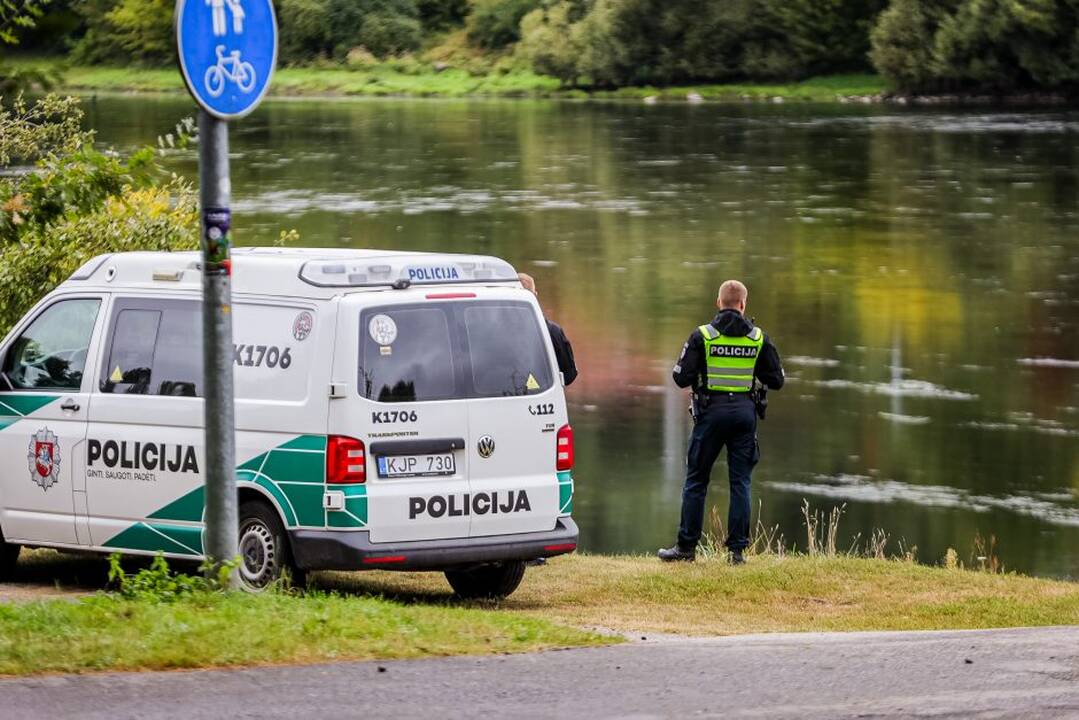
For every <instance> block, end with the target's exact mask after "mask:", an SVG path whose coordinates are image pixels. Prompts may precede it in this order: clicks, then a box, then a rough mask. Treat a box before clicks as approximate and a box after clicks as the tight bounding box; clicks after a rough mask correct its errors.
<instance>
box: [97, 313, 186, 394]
mask: <svg viewBox="0 0 1079 720" xmlns="http://www.w3.org/2000/svg"><path fill="white" fill-rule="evenodd" d="M199 310H200V306H199V303H198V302H197V301H193V300H165V299H135V298H120V299H118V300H117V301H116V302H115V303H114V309H113V313H112V322H111V323H110V327H109V334H108V337H107V346H106V351H105V357H106V358H107V362H106V363H105V364H104V365H103V366H102V368H101V382H100V389H101V392H103V393H116V394H120V393H124V394H131V395H172V396H179V397H201V393H202V334H201V333H200V332H199V328H200V327H201V325H200V322H201V315H200V312H199Z"/></svg>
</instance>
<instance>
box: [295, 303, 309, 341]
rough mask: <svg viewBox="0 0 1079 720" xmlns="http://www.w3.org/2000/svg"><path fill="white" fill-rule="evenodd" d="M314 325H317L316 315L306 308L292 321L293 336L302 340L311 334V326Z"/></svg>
mask: <svg viewBox="0 0 1079 720" xmlns="http://www.w3.org/2000/svg"><path fill="white" fill-rule="evenodd" d="M313 327H315V318H314V316H312V315H311V313H309V312H307V311H306V310H304V311H303V312H302V313H300V314H299V315H297V316H296V320H295V321H294V322H293V323H292V337H294V338H296V339H297V340H299V341H301V342H302V341H304V340H306V339H307V336H308V335H310V334H311V328H313Z"/></svg>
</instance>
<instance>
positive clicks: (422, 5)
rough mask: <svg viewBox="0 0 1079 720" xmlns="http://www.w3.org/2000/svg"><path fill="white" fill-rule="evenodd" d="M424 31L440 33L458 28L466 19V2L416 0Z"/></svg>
mask: <svg viewBox="0 0 1079 720" xmlns="http://www.w3.org/2000/svg"><path fill="white" fill-rule="evenodd" d="M416 9H417V10H418V11H419V15H420V22H421V23H423V27H424V29H425V30H432V31H436V32H438V31H442V30H448V29H450V28H452V27H457V26H460V25H462V24H463V23H464V21H465V18H466V17H468V11H469V9H470V6H469V4H468V0H416Z"/></svg>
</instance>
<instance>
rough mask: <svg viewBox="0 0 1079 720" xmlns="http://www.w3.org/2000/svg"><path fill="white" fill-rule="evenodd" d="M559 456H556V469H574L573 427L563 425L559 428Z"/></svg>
mask: <svg viewBox="0 0 1079 720" xmlns="http://www.w3.org/2000/svg"><path fill="white" fill-rule="evenodd" d="M556 448H557V453H558V454H557V456H556V458H555V469H556V470H559V471H561V470H572V469H573V428H571V427H570V426H569V425H563V426H562V427H561V428H560V429H559V430H558V442H557V444H556Z"/></svg>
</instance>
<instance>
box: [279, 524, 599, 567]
mask: <svg viewBox="0 0 1079 720" xmlns="http://www.w3.org/2000/svg"><path fill="white" fill-rule="evenodd" d="M577 533H578V531H577V523H575V522H573V519H572V518H569V517H560V518H558V522H557V523H556V524H555V528H554V530H551V531H548V532H536V533H519V534H515V535H490V536H486V537H475V538H447V539H445V540H418V541H412V542H395V543H378V544H377V545H376V544H374V543H372V542H371V536H370V533H369V532H368V531H366V530H359V531H351V532H344V531H340V530H337V531H335V530H290V531H289V540H290V542H291V544H292V557H293V559H294V561H295V562H296V565H297V566H298V567H300V568H301V569H303V570H447V569H452V568H457V567H467V566H469V565H475V564H477V563H489V562H498V561H503V560H534V559H536V558H544V557H554V556H555V555H564V554H566V553H571V552H573V551H574V550H576V549H577Z"/></svg>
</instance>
